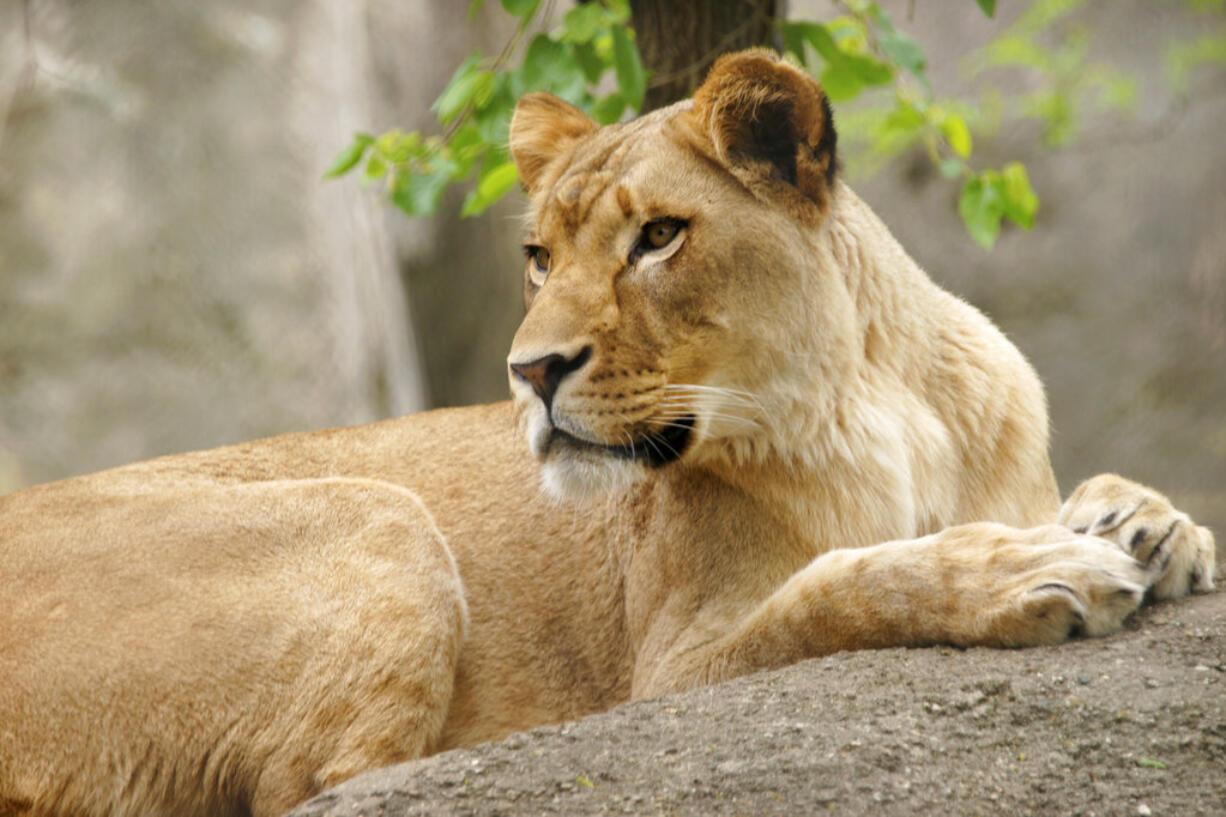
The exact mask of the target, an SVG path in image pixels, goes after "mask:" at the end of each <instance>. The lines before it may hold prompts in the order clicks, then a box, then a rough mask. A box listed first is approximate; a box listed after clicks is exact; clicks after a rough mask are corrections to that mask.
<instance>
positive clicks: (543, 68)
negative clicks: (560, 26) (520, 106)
mask: <svg viewBox="0 0 1226 817" xmlns="http://www.w3.org/2000/svg"><path fill="white" fill-rule="evenodd" d="M565 59H566V46H564V45H562V43H560V42H558V41H557V40H554V39H552V38H550V37H549V35H548V34H538V35H536V36H535V37H533V38H532V42H530V43H528V50H527V51H525V52H524V62H523V64H522V65H521V66H520V68H519V71H518V72H516V74H515V79H516V80H517V82H516V83H515V84H516V85H517V86H518V87H516V88H515V89H514V92H515V96H517V97H518V96H522V95H523V94H526V93H529V92H530V91H543V90H546V88H547V87H549V83H550V80H551V79H552V78H553V77H555V76H556V74H557V72H558V67H559V66H560V65H561V64H562V63H563V61H564V60H565Z"/></svg>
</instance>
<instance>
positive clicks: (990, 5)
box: [975, 0, 996, 17]
mask: <svg viewBox="0 0 1226 817" xmlns="http://www.w3.org/2000/svg"><path fill="white" fill-rule="evenodd" d="M975 2H976V3H978V4H979V8H981V9H983V13H984V14H986V15H988V16H989V17H995V16H996V0H975Z"/></svg>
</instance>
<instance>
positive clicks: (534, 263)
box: [524, 244, 552, 286]
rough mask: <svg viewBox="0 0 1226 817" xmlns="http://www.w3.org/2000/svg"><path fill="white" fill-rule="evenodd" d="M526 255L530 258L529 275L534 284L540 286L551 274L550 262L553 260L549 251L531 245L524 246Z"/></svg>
mask: <svg viewBox="0 0 1226 817" xmlns="http://www.w3.org/2000/svg"><path fill="white" fill-rule="evenodd" d="M524 254H525V255H527V256H528V275H529V276H530V277H531V278H532V282H533V283H535V284H536V285H537V286H540V285H541V284H542V283H544V281H545V276H547V275H548V274H549V262H550V261H551V260H552V258H551V257H550V255H549V250H547V249H545V248H544V247H535V246H532V245H530V244H529V245H525V246H524Z"/></svg>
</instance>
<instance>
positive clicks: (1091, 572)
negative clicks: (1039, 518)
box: [1002, 526, 1149, 646]
mask: <svg viewBox="0 0 1226 817" xmlns="http://www.w3.org/2000/svg"><path fill="white" fill-rule="evenodd" d="M1053 527H1054V526H1053ZM1059 530H1063V529H1059ZM1023 535H1024V536H1025V537H1026V538H1030V539H1031V540H1032V541H1034V540H1036V539H1037V540H1038V544H1036V545H1035V546H1034V548H1033V549H1032V550H1031V551H1030V552H1029V553H1028V554H1027V555H1026V556H1024V557H1022V558H1023V562H1022V563H1021V564H1019V565H1018V568H1020V570H1019V571H1018V573H1017V574H1016V576H1015V579H1014V582H1015V584H1014V590H1013V592H1012V593H1011V595H1012V596H1013V598H1014V599H1016V604H1017V607H1016V608H1015V609H1016V610H1017V612H1018V613H1019V615H1016V616H1012V615H1006V616H1005V617H1004V620H1002V623H1006V622H1008V623H1009V625H1010V626H1012V627H1014V628H1016V629H1015V635H1016V638H1015V639H1011V640H1014V643H1016V644H1017V645H1019V646H1021V645H1026V644H1054V643H1057V642H1060V641H1063V640H1064V639H1066V638H1068V637H1071V636H1074V635H1088V636H1100V635H1107V634H1108V633H1111V632H1114V631H1115V630H1118V629H1119V628H1120V626H1121V625H1122V624H1123V622H1124V620H1125V619H1126V618H1128V616H1130V615H1131V614H1132V613H1133V612H1134V611H1135V610H1136V609H1137V607H1139V606H1140V604H1141V600H1142V598H1143V597H1144V594H1145V588H1146V587H1147V586H1148V582H1149V577H1148V572H1147V571H1146V569H1145V568H1144V566H1142V565H1140V564H1139V563H1138V562H1137V561H1136V560H1135V559H1132V558H1131V557H1129V556H1127V555H1126V554H1124V553H1122V552H1120V551H1119V550H1118V549H1117V548H1114V547H1112V546H1111V545H1109V544H1107V543H1105V542H1103V541H1101V540H1100V539H1097V538H1094V537H1089V536H1070V535H1069V534H1068V532H1067V530H1065V531H1064V534H1063V535H1062V536H1056V535H1054V533H1053V532H1052V528H1047V529H1043V528H1038V529H1035V530H1033V531H1026V532H1023Z"/></svg>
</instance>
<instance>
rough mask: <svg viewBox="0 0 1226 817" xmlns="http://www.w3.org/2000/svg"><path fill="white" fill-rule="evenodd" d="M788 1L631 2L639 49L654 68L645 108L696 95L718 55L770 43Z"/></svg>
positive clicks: (666, 0) (646, 0) (641, 0)
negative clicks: (695, 92)
mask: <svg viewBox="0 0 1226 817" xmlns="http://www.w3.org/2000/svg"><path fill="white" fill-rule="evenodd" d="M784 2H785V0H727V1H726V2H725V0H719V2H716V1H715V0H630V14H631V24H632V25H633V26H634V31H635V33H636V34H637V36H638V46H639V52H640V53H641V54H642V55H643V63H644V65H646V67H647V70H648V71H650V72H651V79H650V82H649V84H648V86H647V99H646V101H645V102H644V103H643V111H644V112H646V111H650V110H653V109H655V108H659V107H662V106H664V105H668V104H670V103H673V102H676V101H677V100H678V99H682V98H684V97H687V96H689V95H690V94H692V93H694V91H695V89H697V88H698V86H699V85H701V84H702V80H703V77H705V76H706V73H707V69H709V68H710V67H711V63H713V62H715V59H716V57H718V56H719V55H720V54H724V53H727V52H729V51H738V50H740V49H743V48H750V47H752V46H755V45H770V44H771V43H772V41H773V39H774V25H773V24H774V18H775V16H776V15H781V14H782V13H783V8H781V7H782V6H783V5H784Z"/></svg>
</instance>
